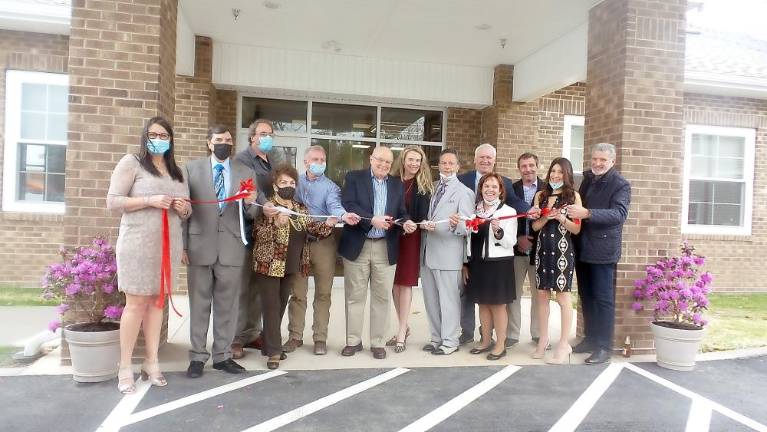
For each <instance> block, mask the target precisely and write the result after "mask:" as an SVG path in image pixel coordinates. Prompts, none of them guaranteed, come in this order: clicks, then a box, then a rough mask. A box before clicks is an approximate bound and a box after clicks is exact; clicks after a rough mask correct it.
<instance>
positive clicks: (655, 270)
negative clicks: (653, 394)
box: [632, 241, 713, 371]
mask: <svg viewBox="0 0 767 432" xmlns="http://www.w3.org/2000/svg"><path fill="white" fill-rule="evenodd" d="M681 250H682V254H681V256H678V257H671V258H663V259H661V260H659V261H658V262H657V263H655V264H654V265H651V266H648V267H647V272H646V276H645V277H644V278H643V279H637V280H635V281H634V286H635V287H636V289H635V290H634V300H635V301H634V303H633V304H632V308H633V309H634V310H635V311H640V310H642V309H644V306H643V304H642V302H644V301H650V302H652V303H653V313H654V316H655V320H654V321H653V322H652V323H650V328H651V330H652V332H653V336H654V338H655V353H656V358H657V362H658V365H659V366H662V367H665V368H668V369H674V370H683V371H688V370H692V368H693V367H694V366H695V356H696V354H697V353H698V347H699V346H700V342H701V340H702V339H703V336H704V335H705V331H704V326H705V325H706V320H705V319H703V315H702V312H703V311H704V310H706V309H708V297H707V295H708V293H709V291H710V286H711V281H712V280H713V277H712V276H711V274H710V273H708V272H703V271H702V267H703V265H704V264H705V263H706V259H705V257H702V256H700V255H698V254H696V253H695V248H694V247H692V246H691V245H690V244H689V243H688V242H687V241H685V242H684V243H682V247H681Z"/></svg>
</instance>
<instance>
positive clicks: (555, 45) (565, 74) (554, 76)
mask: <svg viewBox="0 0 767 432" xmlns="http://www.w3.org/2000/svg"><path fill="white" fill-rule="evenodd" d="M588 39H589V38H588V22H584V23H583V24H581V25H579V26H578V27H576V28H575V29H573V30H572V31H570V32H569V33H567V34H565V35H564V36H562V37H560V38H559V39H557V40H555V41H553V42H552V43H550V44H548V45H546V46H545V47H543V48H541V49H540V50H538V51H536V52H534V53H533V54H531V55H529V56H527V57H526V58H524V59H522V60H521V61H520V62H518V63H517V64H515V65H514V80H513V86H514V90H513V92H512V100H514V101H515V102H529V101H532V100H534V99H537V98H539V97H541V96H543V95H545V94H548V93H551V92H553V91H555V90H559V89H561V88H562V87H566V86H568V85H570V84H572V83H575V82H585V81H586V61H587V54H588Z"/></svg>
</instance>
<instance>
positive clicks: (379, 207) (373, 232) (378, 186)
mask: <svg viewBox="0 0 767 432" xmlns="http://www.w3.org/2000/svg"><path fill="white" fill-rule="evenodd" d="M370 179H371V181H372V182H373V216H384V215H385V214H386V186H387V185H386V182H387V180H388V179H389V176H386V177H384V179H383V180H379V179H378V178H376V176H375V175H373V171H370ZM384 236H386V231H384V230H383V229H381V228H371V229H370V231H368V237H369V238H383V237H384Z"/></svg>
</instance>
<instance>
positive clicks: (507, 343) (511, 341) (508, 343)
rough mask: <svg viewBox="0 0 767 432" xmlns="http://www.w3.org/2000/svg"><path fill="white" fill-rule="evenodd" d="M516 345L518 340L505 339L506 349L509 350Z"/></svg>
mask: <svg viewBox="0 0 767 432" xmlns="http://www.w3.org/2000/svg"><path fill="white" fill-rule="evenodd" d="M518 343H519V340H518V339H513V338H506V349H509V348H511V347H513V346H514V345H516V344H518Z"/></svg>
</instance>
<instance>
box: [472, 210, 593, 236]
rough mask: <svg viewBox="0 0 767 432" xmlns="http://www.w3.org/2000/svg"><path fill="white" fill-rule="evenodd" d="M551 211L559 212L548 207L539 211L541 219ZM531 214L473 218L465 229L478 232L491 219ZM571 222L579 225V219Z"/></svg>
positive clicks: (512, 217)
mask: <svg viewBox="0 0 767 432" xmlns="http://www.w3.org/2000/svg"><path fill="white" fill-rule="evenodd" d="M552 211H559V209H550V208H548V207H546V208H542V209H541V217H546V216H548V215H549V213H551V212H552ZM531 215H532V213H520V214H515V215H508V216H500V217H494V218H490V219H485V218H481V217H479V216H475V217H474V219H467V220H466V229H469V230H471V231H472V232H478V231H479V227H480V225H482V224H485V223H488V222H490V221H491V220H493V219H496V220H505V219H516V218H522V217H528V216H531ZM573 222H575V224H576V225H580V224H581V220H580V219H574V220H573Z"/></svg>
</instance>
